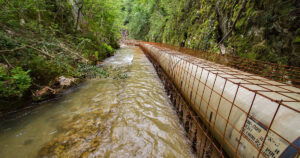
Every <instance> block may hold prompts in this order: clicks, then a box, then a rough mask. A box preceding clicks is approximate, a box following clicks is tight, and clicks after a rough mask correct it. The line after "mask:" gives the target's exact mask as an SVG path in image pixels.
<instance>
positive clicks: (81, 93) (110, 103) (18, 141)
mask: <svg viewBox="0 0 300 158" xmlns="http://www.w3.org/2000/svg"><path fill="white" fill-rule="evenodd" d="M104 65H105V66H108V67H111V68H112V69H113V70H112V72H113V71H114V70H117V73H118V75H119V77H109V78H104V79H91V80H88V81H86V83H84V84H83V85H82V86H81V87H80V88H79V89H77V90H76V91H74V92H73V93H69V94H67V95H66V96H64V97H62V98H60V99H58V100H55V101H51V102H47V103H43V104H44V105H41V106H39V107H38V108H36V109H34V110H31V111H30V112H28V113H27V114H26V115H24V116H22V117H20V116H19V117H17V118H16V119H11V120H6V121H2V122H1V123H0V157H1V158H19V157H20V158H21V157H22V158H25V157H194V155H193V154H192V152H191V148H190V143H189V141H188V139H187V138H186V136H185V131H184V129H183V127H182V126H181V124H180V122H179V119H178V117H177V115H176V112H175V110H174V109H173V107H172V105H171V102H170V100H169V98H168V96H167V95H166V93H165V91H164V88H163V84H162V83H161V81H160V80H159V78H158V76H157V74H156V72H155V69H154V68H153V66H152V65H151V63H150V62H149V60H148V59H147V58H146V56H145V55H144V54H143V52H142V51H141V50H140V49H139V48H137V47H127V46H124V47H123V48H121V49H120V50H119V51H118V52H117V54H116V55H115V56H114V57H111V58H109V59H107V60H106V61H105V62H104Z"/></svg>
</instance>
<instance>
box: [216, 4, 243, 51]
mask: <svg viewBox="0 0 300 158" xmlns="http://www.w3.org/2000/svg"><path fill="white" fill-rule="evenodd" d="M247 2H248V0H244V1H243V4H242V8H241V9H240V10H239V13H238V15H237V17H236V19H235V20H234V22H233V24H232V27H231V29H230V31H229V32H228V33H227V34H226V35H225V36H224V37H223V38H222V39H221V41H220V42H219V43H218V45H220V44H221V43H222V42H223V41H224V40H225V39H226V38H227V37H228V36H229V35H230V34H231V33H232V31H233V29H234V28H235V25H236V23H237V21H238V20H239V19H240V17H241V15H242V12H243V10H244V9H245V7H246V4H247Z"/></svg>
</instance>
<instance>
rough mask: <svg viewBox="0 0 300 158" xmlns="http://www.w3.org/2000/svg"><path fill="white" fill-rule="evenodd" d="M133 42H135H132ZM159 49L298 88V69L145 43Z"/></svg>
mask: <svg viewBox="0 0 300 158" xmlns="http://www.w3.org/2000/svg"><path fill="white" fill-rule="evenodd" d="M133 42H135V41H133ZM147 43H149V44H151V45H155V46H157V47H160V48H169V49H172V50H176V51H179V52H182V53H185V54H189V55H191V56H194V57H197V58H201V59H205V60H208V61H212V62H215V63H218V64H222V65H226V66H229V67H232V68H236V69H238V70H241V71H245V72H249V73H252V74H256V75H258V76H262V77H265V78H268V79H271V80H275V81H278V82H281V83H285V84H289V85H293V86H295V87H300V67H295V66H287V65H280V64H275V63H270V62H266V61H259V60H252V59H247V58H243V57H238V56H234V55H230V54H217V53H211V52H205V51H199V50H193V49H189V48H182V47H177V46H171V45H167V44H161V43H152V42H147Z"/></svg>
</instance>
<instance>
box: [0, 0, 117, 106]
mask: <svg viewBox="0 0 300 158" xmlns="http://www.w3.org/2000/svg"><path fill="white" fill-rule="evenodd" d="M120 11H121V10H120V4H119V2H115V1H114V0H105V1H102V0H40V1H34V0H27V1H20V0H0V110H1V109H11V108H14V107H16V106H15V105H16V104H17V103H16V102H18V101H22V100H28V99H31V97H32V96H33V94H34V93H35V92H36V91H37V90H40V89H42V88H44V87H45V86H48V87H50V88H51V87H53V86H55V84H56V82H57V79H58V77H60V76H66V77H72V78H84V77H86V76H91V75H92V76H95V75H106V72H105V70H103V69H101V68H99V67H96V66H95V65H96V64H97V63H98V61H101V60H103V59H104V58H106V57H108V56H111V55H112V54H113V53H114V50H115V49H116V48H118V39H119V38H120V36H121V35H120V31H119V30H120V28H121V22H122V21H121V17H120V16H119V12H120Z"/></svg>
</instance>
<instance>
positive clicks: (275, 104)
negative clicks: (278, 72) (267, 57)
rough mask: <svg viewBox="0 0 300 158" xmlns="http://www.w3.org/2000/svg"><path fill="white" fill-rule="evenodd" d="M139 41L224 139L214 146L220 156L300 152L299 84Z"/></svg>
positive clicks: (214, 136) (292, 154)
mask: <svg viewBox="0 0 300 158" xmlns="http://www.w3.org/2000/svg"><path fill="white" fill-rule="evenodd" d="M139 45H140V47H142V48H143V50H144V51H145V52H147V54H148V55H149V56H150V57H151V58H152V59H153V60H155V61H156V62H157V63H158V64H159V65H160V66H161V68H162V69H163V70H164V72H165V73H166V74H167V76H169V78H170V79H171V80H172V82H173V83H174V85H175V86H176V89H177V90H178V91H180V93H181V94H182V96H183V97H184V99H185V100H186V101H187V102H188V104H189V106H190V107H191V108H192V109H193V111H195V115H191V116H193V117H199V118H200V120H201V122H203V125H204V126H205V128H204V129H203V131H205V129H208V130H209V131H210V133H211V134H212V137H209V139H211V140H214V139H216V140H217V142H218V143H219V144H221V146H218V145H217V144H218V143H213V145H212V148H213V149H214V150H213V151H214V152H216V153H217V155H219V156H224V153H223V152H222V151H223V150H225V151H226V153H227V154H228V155H229V156H230V157H299V154H300V131H299V129H300V123H299V122H300V115H299V113H300V100H299V99H300V89H298V88H295V87H293V86H290V85H287V84H284V83H279V82H275V81H272V80H269V79H266V78H263V77H259V76H257V75H254V74H250V73H247V72H243V71H239V70H236V69H234V68H231V67H228V66H224V65H220V64H216V63H213V62H210V61H208V60H204V59H199V58H196V57H193V56H190V55H186V54H182V53H180V52H178V51H174V50H171V49H169V48H166V47H162V46H157V45H153V44H152V43H139ZM204 133H207V132H204ZM208 136H209V135H207V137H208ZM202 145H203V144H202ZM206 147H207V146H206V144H204V146H203V150H204V148H206ZM201 157H205V154H204V153H202V155H201Z"/></svg>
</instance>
